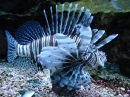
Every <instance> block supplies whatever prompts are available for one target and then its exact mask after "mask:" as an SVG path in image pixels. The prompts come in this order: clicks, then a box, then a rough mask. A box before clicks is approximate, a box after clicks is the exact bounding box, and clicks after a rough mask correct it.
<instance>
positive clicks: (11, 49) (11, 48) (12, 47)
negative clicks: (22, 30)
mask: <svg viewBox="0 0 130 97" xmlns="http://www.w3.org/2000/svg"><path fill="white" fill-rule="evenodd" d="M5 35H6V37H7V41H8V52H7V53H8V55H7V60H8V62H12V61H13V60H14V59H15V58H16V57H17V54H16V45H17V44H18V43H17V42H16V40H15V39H14V38H13V36H12V35H11V34H10V33H9V32H8V31H7V30H6V31H5Z"/></svg>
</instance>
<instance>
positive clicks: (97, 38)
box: [91, 30, 105, 44]
mask: <svg viewBox="0 0 130 97" xmlns="http://www.w3.org/2000/svg"><path fill="white" fill-rule="evenodd" d="M104 33H105V30H99V31H98V32H97V33H96V35H95V36H94V37H93V38H92V40H91V44H94V43H96V42H97V41H98V40H99V39H100V38H101V37H102V36H103V34H104Z"/></svg>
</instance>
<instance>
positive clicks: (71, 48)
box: [54, 33, 78, 59]
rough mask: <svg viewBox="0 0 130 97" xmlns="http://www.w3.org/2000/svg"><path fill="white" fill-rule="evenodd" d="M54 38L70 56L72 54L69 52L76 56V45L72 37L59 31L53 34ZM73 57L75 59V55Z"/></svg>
mask: <svg viewBox="0 0 130 97" xmlns="http://www.w3.org/2000/svg"><path fill="white" fill-rule="evenodd" d="M54 38H55V39H56V41H57V42H58V45H59V47H61V48H62V49H63V50H64V51H66V53H68V54H69V55H70V56H72V55H71V54H74V55H76V58H77V57H78V50H77V45H76V43H75V42H74V40H73V39H71V38H70V37H67V36H66V35H63V34H59V33H57V34H55V35H54ZM72 57H73V56H72ZM73 58H74V59H75V56H74V57H73Z"/></svg>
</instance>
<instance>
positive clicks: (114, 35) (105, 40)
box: [96, 34, 118, 49]
mask: <svg viewBox="0 0 130 97" xmlns="http://www.w3.org/2000/svg"><path fill="white" fill-rule="evenodd" d="M117 36H118V34H113V35H110V36H108V37H107V38H105V39H104V40H103V41H101V42H100V43H98V44H97V45H96V48H97V49H99V48H101V47H102V46H104V45H105V44H107V43H109V42H110V41H112V40H113V39H114V38H116V37H117Z"/></svg>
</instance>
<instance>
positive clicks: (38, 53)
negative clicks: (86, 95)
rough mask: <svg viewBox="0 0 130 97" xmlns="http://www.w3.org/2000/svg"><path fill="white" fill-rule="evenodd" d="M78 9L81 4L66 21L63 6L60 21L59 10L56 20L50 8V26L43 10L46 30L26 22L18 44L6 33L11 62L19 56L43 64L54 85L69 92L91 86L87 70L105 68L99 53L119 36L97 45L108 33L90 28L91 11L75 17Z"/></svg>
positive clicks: (104, 58) (18, 37) (104, 59)
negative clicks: (66, 88)
mask: <svg viewBox="0 0 130 97" xmlns="http://www.w3.org/2000/svg"><path fill="white" fill-rule="evenodd" d="M77 7H78V4H76V5H75V7H74V10H73V12H72V13H70V12H71V10H72V4H70V5H69V7H68V12H67V16H66V17H64V4H62V12H61V16H60V17H59V16H58V6H57V5H56V9H55V10H56V13H55V14H56V15H55V16H54V15H53V10H52V7H50V15H51V23H49V21H48V18H47V15H46V11H45V10H44V11H43V12H44V15H45V20H46V25H45V27H44V28H43V27H42V26H41V25H40V24H39V23H38V22H36V21H29V22H26V23H24V24H23V25H22V26H21V27H19V28H18V30H17V32H16V38H15V39H16V40H15V39H14V38H13V37H12V36H11V35H10V34H9V32H8V31H5V32H6V33H5V34H6V37H7V40H8V61H9V62H11V61H13V60H14V59H15V58H16V57H17V56H22V57H31V58H32V59H33V60H34V61H35V62H37V63H39V64H41V66H42V68H47V69H50V70H51V71H52V74H53V77H54V82H56V83H57V82H58V83H59V85H60V86H61V87H64V86H67V87H68V89H69V90H71V89H74V88H76V89H78V88H80V86H81V85H83V86H84V87H86V86H87V85H88V84H89V83H90V82H91V77H90V75H89V73H88V72H87V71H86V70H84V68H95V67H97V66H104V63H105V62H106V61H107V59H106V55H105V53H104V52H102V51H99V50H98V49H99V48H101V47H102V46H104V45H105V44H107V43H108V42H110V41H111V40H113V39H114V38H115V37H117V34H113V35H110V36H109V37H107V38H106V39H104V40H103V41H101V42H100V43H98V44H96V45H95V43H96V42H97V41H98V40H99V39H100V38H101V37H102V35H103V34H104V33H105V31H104V30H97V29H93V30H92V29H91V28H90V24H91V22H92V19H93V16H91V13H90V11H89V10H88V9H87V10H86V11H85V12H84V14H83V15H82V12H83V10H84V7H82V8H81V10H80V11H79V13H78V15H76V10H77ZM57 73H58V74H57Z"/></svg>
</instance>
